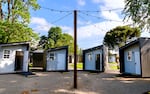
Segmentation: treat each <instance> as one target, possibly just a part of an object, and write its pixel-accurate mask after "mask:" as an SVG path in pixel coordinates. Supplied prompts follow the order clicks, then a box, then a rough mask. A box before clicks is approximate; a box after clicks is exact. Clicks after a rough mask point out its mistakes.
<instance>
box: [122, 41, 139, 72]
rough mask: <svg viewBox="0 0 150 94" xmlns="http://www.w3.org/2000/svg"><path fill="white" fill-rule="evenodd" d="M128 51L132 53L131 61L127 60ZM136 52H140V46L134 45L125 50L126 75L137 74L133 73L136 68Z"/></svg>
mask: <svg viewBox="0 0 150 94" xmlns="http://www.w3.org/2000/svg"><path fill="white" fill-rule="evenodd" d="M128 51H132V60H131V61H128V60H127V56H128ZM135 52H140V49H139V46H138V44H136V45H132V46H130V47H128V48H126V49H125V50H124V67H125V69H124V72H125V73H131V74H134V73H135V71H133V70H134V67H135V56H134V54H135ZM139 58H140V57H139Z"/></svg>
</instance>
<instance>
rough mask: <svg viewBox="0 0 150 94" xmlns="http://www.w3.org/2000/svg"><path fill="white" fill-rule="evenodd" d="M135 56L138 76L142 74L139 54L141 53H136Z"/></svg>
mask: <svg viewBox="0 0 150 94" xmlns="http://www.w3.org/2000/svg"><path fill="white" fill-rule="evenodd" d="M134 56H135V69H136V74H141V65H140V54H139V52H135V54H134Z"/></svg>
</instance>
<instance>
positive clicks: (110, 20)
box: [80, 12, 122, 22]
mask: <svg viewBox="0 0 150 94" xmlns="http://www.w3.org/2000/svg"><path fill="white" fill-rule="evenodd" d="M80 13H82V14H84V15H86V16H91V17H95V18H97V19H102V20H107V21H114V22H122V21H118V20H112V19H106V18H103V17H99V16H95V15H91V14H88V13H84V12H80Z"/></svg>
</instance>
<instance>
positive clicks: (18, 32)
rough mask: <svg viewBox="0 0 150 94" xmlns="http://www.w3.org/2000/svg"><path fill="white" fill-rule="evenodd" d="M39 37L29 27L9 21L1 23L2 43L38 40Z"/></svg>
mask: <svg viewBox="0 0 150 94" xmlns="http://www.w3.org/2000/svg"><path fill="white" fill-rule="evenodd" d="M38 39H39V37H38V35H37V34H36V33H34V32H33V31H32V29H31V28H28V26H26V25H23V24H20V23H18V22H16V23H10V22H8V21H0V40H1V41H0V43H10V42H22V41H30V42H31V43H32V41H33V40H38ZM33 44H34V43H33Z"/></svg>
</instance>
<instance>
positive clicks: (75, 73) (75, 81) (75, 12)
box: [74, 10, 77, 89]
mask: <svg viewBox="0 0 150 94" xmlns="http://www.w3.org/2000/svg"><path fill="white" fill-rule="evenodd" d="M74 88H75V89H77V10H74Z"/></svg>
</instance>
